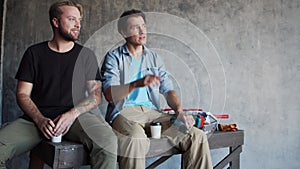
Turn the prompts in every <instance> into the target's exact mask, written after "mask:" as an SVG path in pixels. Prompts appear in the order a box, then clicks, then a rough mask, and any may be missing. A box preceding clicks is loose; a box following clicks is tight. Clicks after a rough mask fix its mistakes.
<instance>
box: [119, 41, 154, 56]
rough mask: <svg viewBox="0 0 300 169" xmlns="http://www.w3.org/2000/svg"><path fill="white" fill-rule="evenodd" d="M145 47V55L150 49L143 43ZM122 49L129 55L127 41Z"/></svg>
mask: <svg viewBox="0 0 300 169" xmlns="http://www.w3.org/2000/svg"><path fill="white" fill-rule="evenodd" d="M143 49H144V50H143V55H146V54H147V53H148V51H149V49H148V48H147V47H146V46H145V45H143ZM121 51H122V53H123V54H127V55H129V50H128V47H127V45H126V43H125V44H124V45H123V46H122V48H121Z"/></svg>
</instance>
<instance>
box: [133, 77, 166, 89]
mask: <svg viewBox="0 0 300 169" xmlns="http://www.w3.org/2000/svg"><path fill="white" fill-rule="evenodd" d="M160 80H161V78H160V77H159V76H156V75H146V76H145V77H143V78H142V79H139V80H137V81H135V82H136V87H144V86H149V87H154V86H159V85H160Z"/></svg>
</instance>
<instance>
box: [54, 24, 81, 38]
mask: <svg viewBox="0 0 300 169" xmlns="http://www.w3.org/2000/svg"><path fill="white" fill-rule="evenodd" d="M58 32H59V34H60V36H61V37H62V38H64V39H65V40H66V41H76V40H78V36H77V37H75V36H73V35H72V34H71V33H68V32H67V31H64V30H63V29H62V27H60V26H59V27H58Z"/></svg>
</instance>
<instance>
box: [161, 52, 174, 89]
mask: <svg viewBox="0 0 300 169" xmlns="http://www.w3.org/2000/svg"><path fill="white" fill-rule="evenodd" d="M157 63H158V72H159V76H160V77H161V81H160V86H159V92H160V93H161V94H166V93H167V92H169V91H170V90H174V86H173V83H172V80H171V79H170V76H169V73H168V72H167V71H166V68H165V64H164V62H163V61H162V59H161V57H159V56H158V57H157Z"/></svg>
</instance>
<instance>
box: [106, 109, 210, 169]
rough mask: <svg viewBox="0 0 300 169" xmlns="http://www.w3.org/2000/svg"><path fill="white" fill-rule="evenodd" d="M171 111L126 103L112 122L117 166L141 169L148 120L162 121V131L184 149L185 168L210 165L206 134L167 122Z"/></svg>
mask: <svg viewBox="0 0 300 169" xmlns="http://www.w3.org/2000/svg"><path fill="white" fill-rule="evenodd" d="M171 117H172V115H167V114H162V113H160V112H158V111H155V110H151V109H148V108H146V107H143V106H135V107H127V108H125V109H124V110H122V111H121V113H120V114H119V115H118V116H117V117H116V119H115V120H114V121H113V123H112V127H113V129H114V130H115V133H116V135H117V137H118V147H119V149H118V155H119V168H120V169H144V168H145V157H146V154H147V152H148V150H149V147H150V143H149V139H148V137H149V136H150V123H151V122H153V121H155V122H161V123H162V135H163V136H166V137H167V138H168V139H169V140H170V141H171V143H172V144H173V145H174V146H175V147H176V148H178V149H180V150H181V151H183V152H184V153H183V154H182V157H183V158H182V159H183V166H182V168H185V169H212V168H213V167H212V162H211V157H210V151H209V147H208V142H207V137H206V134H205V133H204V132H203V131H202V130H200V129H198V128H195V127H193V128H191V129H190V132H189V134H186V133H183V132H182V131H180V130H178V128H177V127H175V126H173V125H171V123H170V119H171Z"/></svg>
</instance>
